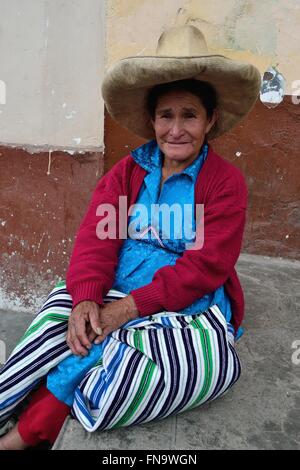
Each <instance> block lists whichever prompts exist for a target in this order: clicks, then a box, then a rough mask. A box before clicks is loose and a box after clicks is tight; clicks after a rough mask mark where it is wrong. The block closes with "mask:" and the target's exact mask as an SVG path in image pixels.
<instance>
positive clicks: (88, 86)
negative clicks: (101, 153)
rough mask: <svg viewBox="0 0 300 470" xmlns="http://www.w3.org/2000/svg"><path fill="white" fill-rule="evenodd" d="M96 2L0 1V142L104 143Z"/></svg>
mask: <svg viewBox="0 0 300 470" xmlns="http://www.w3.org/2000/svg"><path fill="white" fill-rule="evenodd" d="M103 16H104V12H103V1H101V0H86V1H82V0H72V1H71V2H70V1H64V0H26V1H24V0H1V4H0V57H1V64H0V80H1V81H2V82H4V83H5V85H6V103H5V104H1V102H0V126H1V127H0V129H1V130H0V143H2V144H10V145H11V144H16V145H18V146H26V148H28V146H37V149H32V150H38V149H39V147H41V146H45V145H47V146H49V147H51V148H54V149H55V148H60V147H61V148H64V149H68V148H70V149H74V150H77V149H79V150H80V149H84V150H86V149H87V148H89V149H90V148H92V149H94V148H97V149H99V147H101V146H102V145H103V102H102V100H101V94H100V84H101V81H102V76H103V60H104V38H105V34H104V21H103Z"/></svg>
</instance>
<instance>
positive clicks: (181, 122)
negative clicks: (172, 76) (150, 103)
mask: <svg viewBox="0 0 300 470" xmlns="http://www.w3.org/2000/svg"><path fill="white" fill-rule="evenodd" d="M216 119H217V115H216V112H215V113H214V115H213V117H212V118H211V120H209V119H208V118H207V115H206V110H205V108H204V106H203V105H202V103H201V101H200V99H199V98H198V97H197V96H195V95H193V94H192V93H189V92H187V91H170V93H167V94H165V95H163V96H161V97H160V98H159V99H158V102H157V106H156V110H155V117H154V120H152V125H153V128H154V131H155V135H156V140H157V143H158V145H159V147H160V149H161V151H162V152H163V154H164V156H165V159H166V160H167V161H166V160H165V163H167V164H168V163H171V164H172V165H174V164H175V165H176V164H187V165H189V164H190V163H191V162H192V161H193V160H194V159H195V158H197V156H198V155H199V151H200V149H201V147H202V145H203V142H204V139H205V135H206V134H207V133H208V132H209V131H210V129H211V128H212V126H213V125H214V123H215V121H216Z"/></svg>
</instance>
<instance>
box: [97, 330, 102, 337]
mask: <svg viewBox="0 0 300 470" xmlns="http://www.w3.org/2000/svg"><path fill="white" fill-rule="evenodd" d="M96 332H97V335H99V336H101V335H102V328H96Z"/></svg>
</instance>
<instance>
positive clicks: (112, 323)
mask: <svg viewBox="0 0 300 470" xmlns="http://www.w3.org/2000/svg"><path fill="white" fill-rule="evenodd" d="M138 315H139V312H138V309H137V306H136V304H135V301H134V298H133V297H132V295H127V296H126V297H124V298H123V299H120V300H114V301H113V302H110V303H108V304H106V305H105V306H104V307H102V308H101V311H100V327H101V329H102V333H101V334H100V335H99V336H97V338H96V340H95V343H96V344H99V343H101V342H102V341H103V340H104V339H105V338H106V336H107V335H109V334H110V333H111V332H112V331H115V330H117V329H118V328H120V326H122V325H124V323H127V322H128V321H129V320H133V319H134V318H137V317H138Z"/></svg>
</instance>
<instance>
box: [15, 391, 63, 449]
mask: <svg viewBox="0 0 300 470" xmlns="http://www.w3.org/2000/svg"><path fill="white" fill-rule="evenodd" d="M70 410H71V408H70V407H69V406H68V405H66V404H65V403H63V402H62V401H59V400H58V399H57V398H56V397H55V396H54V395H53V394H52V393H51V392H49V390H48V389H47V387H46V386H45V385H42V386H41V387H40V388H39V389H38V390H37V391H36V392H35V393H34V394H33V395H32V398H31V401H30V403H29V406H28V407H27V408H26V410H25V411H24V412H23V413H22V414H21V415H20V417H19V424H18V431H19V434H20V436H21V438H22V439H23V441H24V442H25V443H26V444H28V445H30V446H36V445H37V444H39V443H40V442H42V441H49V442H50V443H51V444H54V442H55V440H56V438H57V436H58V434H59V431H60V429H61V427H62V425H63V423H64V420H65V418H66V417H67V416H68V414H69V413H70Z"/></svg>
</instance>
